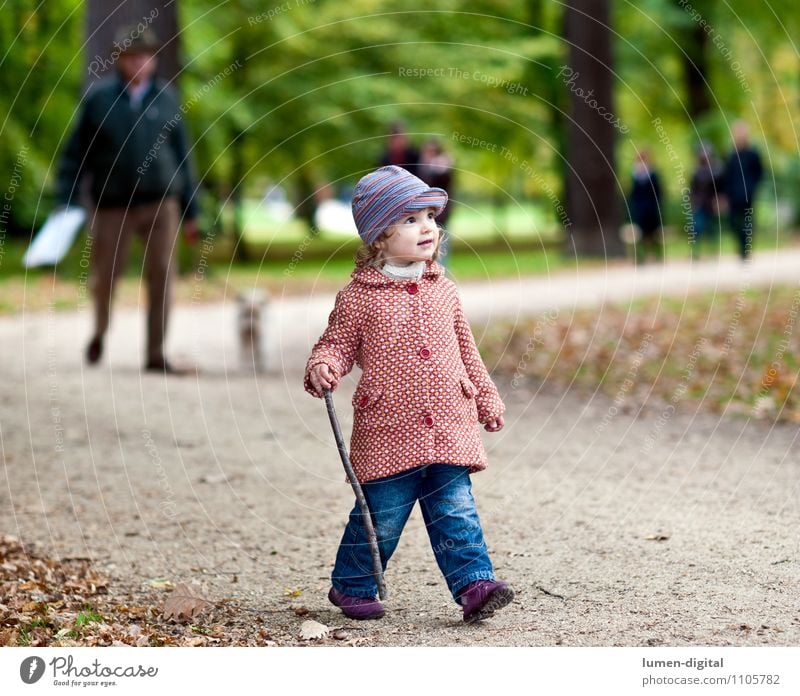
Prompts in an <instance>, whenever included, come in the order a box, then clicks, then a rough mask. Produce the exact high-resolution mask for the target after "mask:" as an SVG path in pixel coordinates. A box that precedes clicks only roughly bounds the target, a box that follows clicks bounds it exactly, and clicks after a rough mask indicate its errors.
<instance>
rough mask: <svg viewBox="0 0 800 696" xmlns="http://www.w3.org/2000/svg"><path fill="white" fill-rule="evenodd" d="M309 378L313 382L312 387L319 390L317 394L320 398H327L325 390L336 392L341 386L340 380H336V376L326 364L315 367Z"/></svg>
mask: <svg viewBox="0 0 800 696" xmlns="http://www.w3.org/2000/svg"><path fill="white" fill-rule="evenodd" d="M308 378H309V380H311V386H312V387H314V389H316V390H317V394H319V395H320V396H325V393H324V390H325V389H330V390H334V389H336V385H337V384H339V380H338V379H336V376H335V375H334V374H333V372H331V368H329V367H328V366H327V365H326V364H325V363H319V364H318V365H314V367H312V368H311V373H310V374H309V376H308Z"/></svg>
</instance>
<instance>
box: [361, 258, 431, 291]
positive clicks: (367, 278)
mask: <svg viewBox="0 0 800 696" xmlns="http://www.w3.org/2000/svg"><path fill="white" fill-rule="evenodd" d="M442 276H444V266H442V264H440V263H438V262H437V261H428V262H427V266H426V268H425V270H424V271H423V273H422V279H421V280H433V281H436V280H439V278H441V277H442ZM350 277H351V278H352V279H353V281H354V282H356V283H360V284H361V285H368V286H370V287H379V288H382V287H390V286H392V285H405V284H406V283H409V282H414V281H412V280H411V279H410V278H409V279H405V278H403V279H397V280H395V279H394V278H390V277H389V276H387V275H385V274H383V273H381V272H380V271H379V270H378V269H377V268H375V267H374V266H362V267H361V268H356V270H354V271H353V272H352V273H351V276H350Z"/></svg>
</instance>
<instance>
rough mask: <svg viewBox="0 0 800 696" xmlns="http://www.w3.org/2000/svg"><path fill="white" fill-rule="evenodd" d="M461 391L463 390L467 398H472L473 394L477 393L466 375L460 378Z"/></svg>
mask: <svg viewBox="0 0 800 696" xmlns="http://www.w3.org/2000/svg"><path fill="white" fill-rule="evenodd" d="M461 391H462V392H464V396H466V397H467V398H468V399H474V398H475V395H476V394H477V393H478V390H477V388H476V387H475V385H474V384H473V383H472V382H470V381H469V379H467V378H466V377H462V378H461Z"/></svg>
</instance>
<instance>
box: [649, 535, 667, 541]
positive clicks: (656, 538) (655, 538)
mask: <svg viewBox="0 0 800 696" xmlns="http://www.w3.org/2000/svg"><path fill="white" fill-rule="evenodd" d="M644 539H645V541H667V540H668V539H669V534H648V535H647V536H646V537H645V538H644Z"/></svg>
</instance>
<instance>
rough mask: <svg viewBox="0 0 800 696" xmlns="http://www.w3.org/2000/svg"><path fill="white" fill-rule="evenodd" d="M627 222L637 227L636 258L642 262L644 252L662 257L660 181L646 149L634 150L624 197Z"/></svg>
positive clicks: (658, 258)
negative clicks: (633, 158) (628, 219)
mask: <svg viewBox="0 0 800 696" xmlns="http://www.w3.org/2000/svg"><path fill="white" fill-rule="evenodd" d="M628 205H629V207H630V212H631V222H632V223H633V224H634V225H636V226H637V227H638V228H639V232H640V233H641V238H640V239H639V243H638V244H637V245H636V260H637V262H639V263H642V262H644V261H645V259H646V256H647V253H648V251H652V253H653V256H654V257H655V258H656V260H661V259H663V258H664V246H663V242H662V238H661V182H660V180H659V177H658V174H657V172H656V171H655V169H653V166H652V164H651V162H650V152H649V150H646V149H642V150H641V151H639V152H637V153H636V159H635V160H634V164H633V178H632V186H631V192H630V195H629V197H628Z"/></svg>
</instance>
